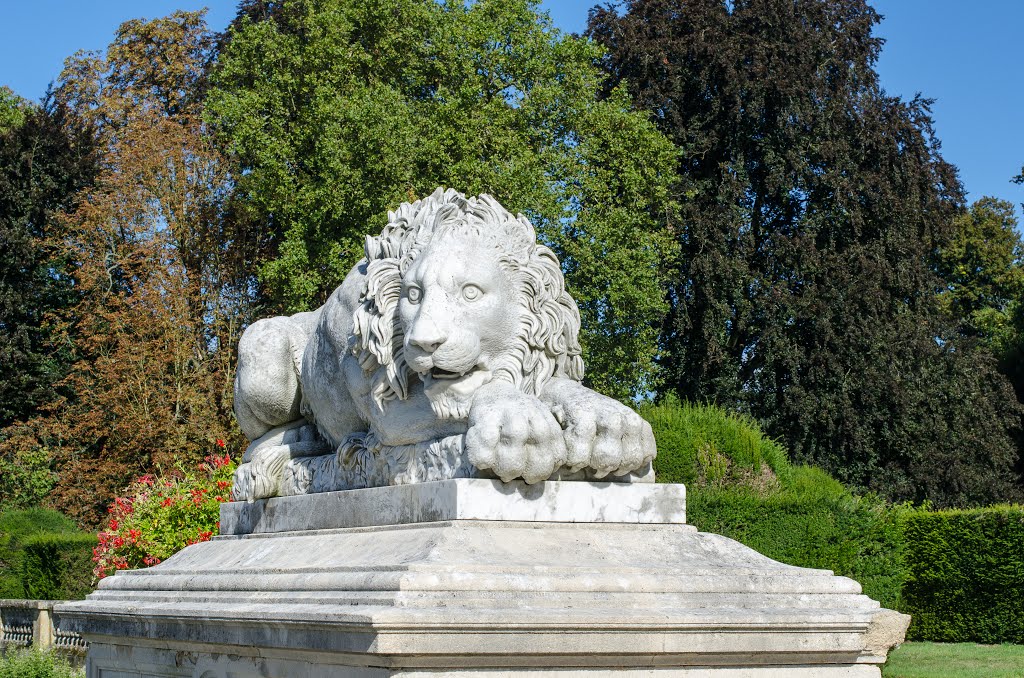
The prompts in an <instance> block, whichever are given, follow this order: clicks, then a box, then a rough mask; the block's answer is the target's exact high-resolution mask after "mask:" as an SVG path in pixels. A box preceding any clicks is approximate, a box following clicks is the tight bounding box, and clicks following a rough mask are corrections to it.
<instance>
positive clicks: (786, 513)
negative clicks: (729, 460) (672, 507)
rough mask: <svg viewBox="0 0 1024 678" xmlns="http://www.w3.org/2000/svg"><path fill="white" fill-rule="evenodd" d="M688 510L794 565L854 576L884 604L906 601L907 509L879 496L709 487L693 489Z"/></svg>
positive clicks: (704, 526) (705, 527) (707, 528)
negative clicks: (762, 492) (766, 493)
mask: <svg viewBox="0 0 1024 678" xmlns="http://www.w3.org/2000/svg"><path fill="white" fill-rule="evenodd" d="M829 480H831V479H829ZM832 482H834V481H832ZM817 489H818V490H821V488H817ZM686 511H687V521H688V522H689V523H691V524H693V525H696V526H697V528H698V529H700V530H701V531H703V532H715V533H717V534H721V535H725V536H726V537H729V538H731V539H735V540H736V541H738V542H740V543H742V544H745V545H746V546H749V547H750V548H752V549H754V550H756V551H758V552H760V553H763V554H764V555H766V556H768V557H769V558H772V559H774V560H778V561H780V562H783V563H787V564H789V565H797V566H800V567H813V568H820V569H827V570H832V571H833V572H835V573H836V574H840V575H843V576H846V577H851V578H852V579H855V580H856V581H858V582H860V584H861V586H862V587H863V589H864V593H865V594H866V595H868V596H870V597H872V598H874V599H875V600H878V601H879V602H880V603H881V604H882V605H883V606H884V607H888V608H891V609H898V608H899V606H900V590H901V588H902V586H903V582H904V580H905V578H906V573H907V570H906V564H905V558H904V546H903V544H904V541H903V538H902V530H901V525H900V521H899V515H900V514H901V513H902V512H901V511H899V510H896V511H894V510H891V509H889V508H888V507H887V506H886V505H885V504H884V503H883V502H881V501H879V500H876V499H873V498H862V497H854V496H852V495H850V494H849V493H845V492H844V493H842V494H838V495H837V494H834V493H829V492H826V491H817V492H811V493H808V494H801V493H797V492H792V491H786V492H780V493H779V494H776V495H774V496H770V497H760V496H756V495H753V494H751V493H749V492H746V493H744V492H737V491H729V490H720V491H715V490H708V489H705V490H701V491H698V492H693V493H689V494H688V497H687V507H686Z"/></svg>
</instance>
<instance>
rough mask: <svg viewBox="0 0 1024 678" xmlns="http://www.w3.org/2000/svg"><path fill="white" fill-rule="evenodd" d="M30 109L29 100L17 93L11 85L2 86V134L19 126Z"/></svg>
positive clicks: (0, 98)
mask: <svg viewBox="0 0 1024 678" xmlns="http://www.w3.org/2000/svg"><path fill="white" fill-rule="evenodd" d="M28 110H29V105H28V102H27V101H25V100H24V99H22V98H21V97H19V96H18V95H17V94H15V93H14V92H13V91H12V90H11V88H10V87H0V134H4V133H6V132H8V131H9V130H12V129H14V128H16V127H19V126H20V125H21V123H22V122H24V121H25V114H26V112H27V111H28Z"/></svg>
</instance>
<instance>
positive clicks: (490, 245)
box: [234, 188, 655, 500]
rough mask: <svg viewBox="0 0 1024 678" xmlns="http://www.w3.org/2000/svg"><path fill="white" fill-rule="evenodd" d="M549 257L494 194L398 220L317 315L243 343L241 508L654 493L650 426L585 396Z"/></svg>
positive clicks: (570, 313)
mask: <svg viewBox="0 0 1024 678" xmlns="http://www.w3.org/2000/svg"><path fill="white" fill-rule="evenodd" d="M579 327H580V316H579V311H578V309H577V307H576V303H575V302H574V301H573V299H572V297H570V296H569V294H568V293H567V292H566V290H565V282H564V280H563V277H562V273H561V269H560V267H559V263H558V260H557V258H556V257H555V255H554V253H552V251H551V250H550V249H548V248H547V247H545V246H543V245H540V244H538V243H537V237H536V233H535V232H534V229H533V226H532V225H531V224H530V222H529V221H528V220H527V219H526V218H525V217H523V216H522V215H519V216H518V217H515V216H513V215H512V214H510V213H509V212H508V211H507V210H505V209H504V208H503V207H502V206H501V205H499V204H498V202H497V201H496V200H494V199H493V198H492V197H490V196H488V195H480V196H478V197H473V198H466V197H465V196H464V195H462V194H461V193H458V192H456V191H454V190H451V189H449V190H447V191H445V190H442V189H440V188H439V189H438V190H437V191H435V192H434V194H433V195H431V196H430V197H428V198H425V199H423V200H419V201H417V202H414V203H411V204H409V203H403V204H402V205H401V206H400V207H399V208H398V210H397V211H395V212H392V213H389V214H388V224H387V226H386V227H385V228H384V230H383V232H382V233H381V234H380V235H379V236H377V237H371V236H367V238H366V257H365V258H364V259H363V260H362V261H360V262H359V264H358V265H357V266H356V267H355V268H353V269H352V271H351V273H349V275H348V276H347V277H346V278H345V281H344V282H343V283H342V285H341V286H340V287H339V288H338V289H337V290H335V291H334V293H333V294H332V295H331V297H330V299H328V301H327V303H325V304H324V305H323V306H322V307H320V308H319V309H317V310H315V311H312V312H308V313H298V314H296V315H293V316H289V317H276V318H268V319H265V320H260V321H258V322H256V323H254V324H253V325H251V326H250V327H249V328H248V329H247V330H246V331H245V333H244V334H243V335H242V338H241V341H240V343H239V348H238V369H237V372H236V375H235V416H236V417H237V419H238V423H239V425H240V426H241V428H242V432H243V433H245V435H246V437H248V438H249V440H250V441H252V442H251V444H250V445H249V447H248V449H247V450H246V452H245V454H244V456H243V459H242V461H243V463H242V464H241V465H240V466H239V468H238V470H237V471H236V473H235V479H234V480H235V483H234V498H235V499H236V500H253V499H258V498H263V497H271V496H277V495H282V494H284V495H288V494H303V493H308V492H321V491H329V490H339V489H350V488H360V487H372V486H380V485H389V484H401V483H411V482H423V481H428V480H441V479H446V478H455V477H479V476H484V477H493V476H497V477H498V478H500V479H501V480H503V481H505V482H508V481H511V480H513V479H517V478H522V479H523V480H525V481H526V482H527V483H535V482H538V481H540V480H545V479H548V478H561V479H584V478H586V479H600V478H604V479H614V480H618V481H636V480H643V481H650V480H653V474H652V473H651V470H650V468H651V464H650V462H651V460H652V459H653V458H654V455H655V443H654V436H653V434H652V432H651V427H650V425H648V424H647V422H645V421H644V420H643V419H641V418H640V417H639V416H638V415H637V414H636V413H635V412H633V410H631V409H630V408H628V407H626V406H624V405H622V404H621V403H619V402H617V401H615V400H613V399H611V398H607V397H605V396H603V395H600V394H598V393H595V392H594V391H592V390H590V389H588V388H586V387H584V386H583V385H582V384H581V383H580V381H581V379H582V378H583V360H582V359H581V357H580V345H579V339H578V334H579Z"/></svg>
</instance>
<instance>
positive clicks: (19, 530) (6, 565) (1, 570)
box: [0, 508, 78, 598]
mask: <svg viewBox="0 0 1024 678" xmlns="http://www.w3.org/2000/svg"><path fill="white" fill-rule="evenodd" d="M40 534H51V535H53V534H61V535H75V534H78V527H77V526H76V525H75V524H74V523H73V522H72V521H71V519H70V518H68V517H66V516H64V515H62V514H60V513H58V512H57V511H51V510H49V509H43V508H31V509H24V510H14V511H4V512H3V513H0V598H25V597H26V592H25V585H24V581H23V579H22V563H23V559H24V550H23V549H24V547H25V544H26V543H27V542H28V541H29V540H30V539H31V538H32V537H34V536H38V535H40Z"/></svg>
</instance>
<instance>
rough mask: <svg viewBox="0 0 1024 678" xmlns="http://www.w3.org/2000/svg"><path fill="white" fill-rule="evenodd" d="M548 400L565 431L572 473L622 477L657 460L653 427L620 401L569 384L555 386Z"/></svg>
mask: <svg viewBox="0 0 1024 678" xmlns="http://www.w3.org/2000/svg"><path fill="white" fill-rule="evenodd" d="M544 399H545V402H547V403H548V404H549V406H550V407H551V409H552V411H553V412H555V413H556V415H557V416H558V418H559V421H560V423H561V424H562V428H563V429H564V435H565V446H566V449H567V451H568V455H567V459H566V466H567V467H568V468H569V470H570V471H579V470H580V469H590V470H591V471H592V473H591V475H592V476H593V477H595V478H603V477H605V476H608V475H613V476H621V475H625V474H627V473H629V472H631V471H635V470H637V469H639V468H641V467H643V466H644V465H646V464H647V463H648V462H650V461H651V460H652V459H653V458H654V455H655V453H656V451H657V447H656V445H655V442H654V433H653V432H652V431H651V425H650V424H648V423H647V422H646V421H644V419H643V418H642V417H641V416H640V415H639V414H637V413H636V412H634V411H633V410H631V409H630V408H628V407H626V406H625V405H623V404H622V403H620V402H618V401H617V400H613V399H612V398H608V397H607V396H603V395H601V394H599V393H596V392H594V391H591V390H589V389H586V388H584V387H583V386H582V385H580V384H575V383H568V382H562V383H561V384H558V385H555V386H554V388H552V389H551V390H550V391H549V392H548V393H547V394H546V395H545V396H544Z"/></svg>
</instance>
